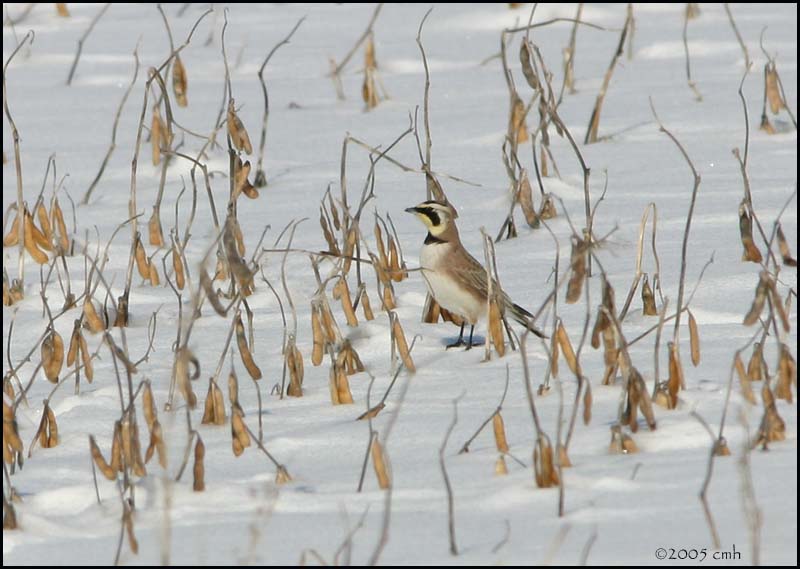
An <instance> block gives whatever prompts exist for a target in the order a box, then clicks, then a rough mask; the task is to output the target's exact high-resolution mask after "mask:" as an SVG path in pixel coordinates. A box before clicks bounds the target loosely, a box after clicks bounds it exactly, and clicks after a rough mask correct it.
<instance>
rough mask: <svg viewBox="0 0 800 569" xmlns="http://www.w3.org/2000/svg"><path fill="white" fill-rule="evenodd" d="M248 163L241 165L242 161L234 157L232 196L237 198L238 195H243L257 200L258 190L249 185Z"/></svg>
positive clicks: (249, 167) (249, 168)
mask: <svg viewBox="0 0 800 569" xmlns="http://www.w3.org/2000/svg"><path fill="white" fill-rule="evenodd" d="M251 168H252V167H251V166H250V161H249V160H248V161H247V162H245V163H244V164H242V159H241V158H239V157H238V156H237V157H236V162H235V183H234V195H235V196H237V197H238V196H239V194H240V193H243V194H244V195H246V196H247V197H248V198H250V199H251V200H255V199H258V196H259V194H258V190H257V189H256V188H255V187H254V186H253V184H251V183H250V180H249V176H250V170H251Z"/></svg>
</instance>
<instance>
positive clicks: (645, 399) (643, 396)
mask: <svg viewBox="0 0 800 569" xmlns="http://www.w3.org/2000/svg"><path fill="white" fill-rule="evenodd" d="M628 383H629V384H630V385H632V388H633V389H635V390H636V391H637V394H636V399H637V403H638V405H639V410H640V411H641V412H642V415H644V418H645V420H646V421H647V426H648V427H649V428H650V430H651V431H654V430H655V428H656V417H655V413H653V405H652V403H651V401H650V394H649V393H648V391H647V385H645V383H644V378H643V377H642V374H641V373H639V370H637V369H636V368H631V372H630V377H629V378H628Z"/></svg>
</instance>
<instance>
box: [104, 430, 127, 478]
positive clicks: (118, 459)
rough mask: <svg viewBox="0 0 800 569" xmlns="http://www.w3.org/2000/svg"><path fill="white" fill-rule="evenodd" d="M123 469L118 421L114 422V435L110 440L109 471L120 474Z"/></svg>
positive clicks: (120, 431) (120, 433) (120, 432)
mask: <svg viewBox="0 0 800 569" xmlns="http://www.w3.org/2000/svg"><path fill="white" fill-rule="evenodd" d="M124 468H125V465H124V463H123V462H122V425H121V424H120V422H119V421H115V422H114V435H113V437H112V439H111V469H112V470H113V471H114V472H122V471H123V469H124ZM115 477H116V476H115ZM106 478H108V476H106ZM109 480H113V479H109Z"/></svg>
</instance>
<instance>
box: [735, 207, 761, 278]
mask: <svg viewBox="0 0 800 569" xmlns="http://www.w3.org/2000/svg"><path fill="white" fill-rule="evenodd" d="M746 203H747V202H746V201H745V200H742V203H741V204H739V236H740V237H741V239H742V245H743V246H744V253H742V261H752V262H753V263H760V262H761V260H762V257H761V251H759V250H758V247H756V244H755V242H754V241H753V222H752V220H751V217H750V212H749V211H748V208H747V207H746Z"/></svg>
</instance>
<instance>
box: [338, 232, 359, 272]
mask: <svg viewBox="0 0 800 569" xmlns="http://www.w3.org/2000/svg"><path fill="white" fill-rule="evenodd" d="M357 239H358V226H355V225H354V226H351V227H350V229H348V230H347V235H346V236H345V240H344V252H343V253H342V254H343V255H344V264H343V265H342V271H343V272H344V274H345V275H346V274H347V273H349V272H350V265H351V264H352V262H353V253H354V252H355V247H356V241H357Z"/></svg>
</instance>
